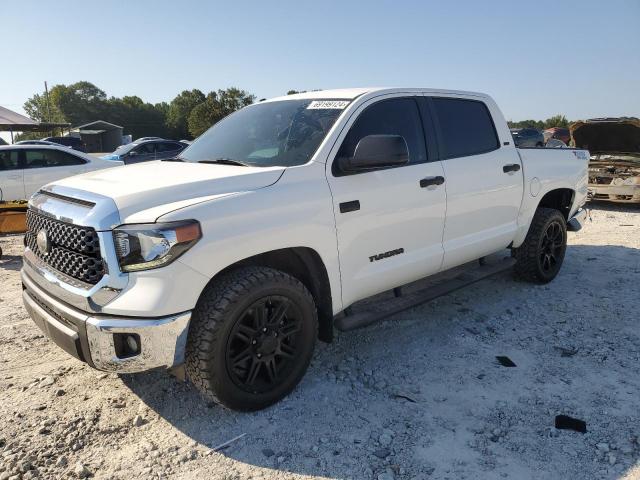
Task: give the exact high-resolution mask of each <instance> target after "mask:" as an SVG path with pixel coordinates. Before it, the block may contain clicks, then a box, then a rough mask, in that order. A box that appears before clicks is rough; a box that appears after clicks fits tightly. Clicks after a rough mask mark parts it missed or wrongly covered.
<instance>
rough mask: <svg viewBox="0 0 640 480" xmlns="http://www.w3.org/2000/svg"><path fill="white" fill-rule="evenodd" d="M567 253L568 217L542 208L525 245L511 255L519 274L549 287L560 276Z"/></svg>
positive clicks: (534, 217)
mask: <svg viewBox="0 0 640 480" xmlns="http://www.w3.org/2000/svg"><path fill="white" fill-rule="evenodd" d="M566 250H567V223H566V220H565V218H564V215H562V213H560V212H559V211H558V210H555V209H553V208H538V209H537V210H536V213H535V215H534V216H533V220H532V221H531V226H530V227H529V232H528V233H527V237H526V238H525V240H524V243H523V244H522V245H520V246H519V247H518V248H514V249H513V250H512V251H511V255H512V256H513V257H515V259H516V265H515V267H514V269H515V273H516V275H517V276H518V277H519V278H521V279H523V280H526V281H529V282H535V283H549V282H550V281H551V280H553V279H554V278H555V277H556V275H558V272H559V271H560V267H562V262H563V261H564V255H565V252H566Z"/></svg>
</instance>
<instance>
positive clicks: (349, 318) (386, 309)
mask: <svg viewBox="0 0 640 480" xmlns="http://www.w3.org/2000/svg"><path fill="white" fill-rule="evenodd" d="M514 264H515V259H514V258H511V257H504V258H499V259H497V260H496V259H492V260H489V257H487V258H486V259H485V258H482V259H480V262H473V263H470V264H466V265H464V266H462V267H457V268H456V269H454V270H453V271H452V272H443V273H441V274H438V275H435V276H433V277H427V279H424V280H422V281H419V282H416V283H414V284H411V285H409V286H407V287H408V288H411V286H413V287H414V288H413V291H411V292H407V293H403V290H404V288H405V287H399V288H395V289H393V293H394V296H393V297H390V296H388V295H387V296H385V294H380V295H379V296H380V297H383V296H385V298H384V299H383V298H380V299H379V300H375V299H374V301H373V302H369V301H365V302H362V303H363V305H362V306H361V307H358V304H355V305H354V306H353V308H352V307H350V308H348V309H347V310H345V314H343V315H340V316H338V317H336V319H335V320H334V326H335V327H336V328H337V329H338V330H340V331H342V332H347V331H350V330H355V329H357V328H362V327H366V326H369V325H371V324H373V323H376V322H379V321H380V320H383V319H385V318H387V317H389V316H391V315H395V314H396V313H400V312H402V311H404V310H407V309H409V308H413V307H415V306H417V305H421V304H423V303H426V302H429V301H431V300H433V299H434V298H438V297H441V296H443V295H447V294H448V293H451V292H454V291H456V290H458V289H460V288H463V287H466V286H468V285H471V284H472V283H476V282H479V281H480V280H484V279H485V278H488V277H490V276H492V275H496V274H498V273H500V272H504V271H505V270H508V269H510V268H511V267H513V265H514ZM447 273H448V274H449V275H447ZM423 282H425V283H427V282H428V283H429V285H428V286H424V285H419V283H423ZM416 287H417V288H416Z"/></svg>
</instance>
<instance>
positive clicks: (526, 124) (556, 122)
mask: <svg viewBox="0 0 640 480" xmlns="http://www.w3.org/2000/svg"><path fill="white" fill-rule="evenodd" d="M507 123H508V124H509V128H535V129H538V130H546V129H547V128H552V127H563V128H569V125H571V124H572V123H573V122H570V121H569V120H567V117H565V116H564V115H560V114H558V115H554V116H553V117H551V118H547V119H546V120H520V121H519V122H514V121H513V120H509V121H508V122H507Z"/></svg>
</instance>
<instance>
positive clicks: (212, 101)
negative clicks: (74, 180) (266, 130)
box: [16, 81, 571, 140]
mask: <svg viewBox="0 0 640 480" xmlns="http://www.w3.org/2000/svg"><path fill="white" fill-rule="evenodd" d="M302 92H304V90H302V91H297V90H289V91H288V92H287V94H288V95H291V94H295V93H302ZM255 100H256V97H255V95H252V94H251V93H248V92H246V91H245V90H241V89H239V88H236V87H231V88H227V89H224V90H217V91H211V92H209V93H207V94H205V93H204V92H202V91H201V90H198V89H197V88H194V89H193V90H183V91H182V92H180V93H179V94H178V95H176V97H175V98H174V99H173V100H171V101H170V102H160V103H155V104H152V103H148V102H145V101H144V100H142V99H141V98H140V97H138V96H135V95H132V96H124V97H121V98H118V97H113V96H111V97H108V96H107V94H106V93H105V92H104V90H102V89H100V88H98V87H97V86H96V85H94V84H93V83H91V82H87V81H81V82H76V83H73V84H70V85H62V84H60V85H55V86H53V87H52V88H51V90H50V91H49V95H48V98H47V95H46V93H45V92H41V93H36V94H35V95H33V96H32V97H31V98H29V99H28V100H27V101H26V102H25V104H24V110H25V111H26V112H27V114H28V115H29V116H30V117H31V118H32V119H34V120H36V121H40V122H53V123H70V124H71V126H72V127H77V126H80V125H83V124H86V123H90V122H93V121H95V120H104V121H107V122H109V123H114V124H116V125H120V126H122V127H124V134H125V135H128V134H129V135H131V136H132V138H134V139H136V138H140V137H150V136H157V137H165V138H174V139H176V140H181V139H192V138H195V137H197V136H199V135H201V134H202V133H203V132H205V131H206V130H207V129H208V128H209V127H211V125H213V124H214V123H216V122H217V121H219V120H221V119H222V118H224V117H225V116H227V115H229V114H230V113H233V112H234V111H236V110H238V109H240V108H242V107H244V106H246V105H250V104H252V103H253V102H254V101H255ZM570 123H571V122H569V121H568V120H567V118H566V117H565V116H564V115H554V116H553V117H551V118H548V119H546V120H521V121H517V122H515V121H511V120H510V121H509V122H508V124H509V127H510V128H537V129H539V130H544V129H546V128H551V127H568V126H569V125H570ZM41 136H43V133H42V132H25V133H23V134H21V135H19V136H18V138H16V140H25V139H30V138H40V137H41Z"/></svg>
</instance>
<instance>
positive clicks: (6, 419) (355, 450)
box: [0, 204, 640, 480]
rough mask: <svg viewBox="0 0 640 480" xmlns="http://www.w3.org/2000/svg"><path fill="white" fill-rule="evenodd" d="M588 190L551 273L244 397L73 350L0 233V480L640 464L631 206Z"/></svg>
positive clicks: (425, 318) (438, 313)
mask: <svg viewBox="0 0 640 480" xmlns="http://www.w3.org/2000/svg"><path fill="white" fill-rule="evenodd" d="M591 207H592V211H591V215H592V219H593V221H592V222H591V223H588V224H587V225H586V227H585V228H584V229H583V230H582V231H581V232H579V233H577V234H570V237H569V242H570V247H569V249H568V251H567V257H566V260H565V264H564V267H563V270H562V272H561V273H560V275H559V276H558V278H557V279H556V280H555V281H554V282H552V283H551V284H549V285H547V286H533V285H530V284H526V283H521V282H516V281H514V280H513V279H512V277H511V275H510V274H509V273H504V274H500V275H498V276H496V277H493V278H491V279H488V280H484V281H482V282H480V283H478V284H475V285H473V286H471V287H469V288H467V289H465V290H460V291H458V292H456V293H453V294H451V295H448V296H445V297H441V298H440V299H438V300H435V301H433V302H430V303H428V304H425V305H422V306H420V307H417V308H414V309H412V310H408V311H405V312H404V313H401V314H398V315H396V316H394V317H392V318H390V319H389V320H388V321H385V322H383V323H380V324H377V325H375V326H372V327H369V328H366V329H363V330H358V331H355V332H351V333H345V334H339V335H337V338H336V340H335V341H334V342H333V343H332V344H330V345H326V344H319V346H318V348H317V350H316V353H315V356H314V360H313V363H312V366H311V368H310V370H309V372H308V373H307V375H306V377H305V378H304V380H303V381H302V383H301V385H300V386H299V387H298V388H297V389H296V390H295V392H294V393H293V394H292V395H290V396H289V397H288V398H287V399H285V400H284V401H282V402H281V403H279V404H277V405H276V406H274V407H272V408H269V409H267V410H265V411H262V412H258V413H253V414H239V413H234V412H229V411H226V410H224V409H222V408H220V407H217V406H215V405H208V404H207V403H206V402H205V401H203V400H202V399H201V397H200V396H199V395H198V394H197V392H196V391H195V390H194V389H193V388H192V387H190V386H189V384H186V383H181V382H179V381H178V380H176V379H175V378H173V377H171V376H169V375H167V374H165V373H163V372H152V373H148V374H139V375H121V376H118V375H113V374H109V375H107V374H104V373H100V372H97V371H95V370H92V369H90V368H88V367H86V366H85V365H83V364H82V363H80V362H79V361H76V360H74V359H73V358H71V357H69V356H67V355H66V354H65V353H64V352H63V351H62V350H60V349H58V348H57V347H56V346H55V345H53V344H52V343H51V342H49V341H48V340H47V339H46V338H45V337H44V336H43V335H42V334H41V332H40V331H39V330H38V328H37V327H36V326H35V325H34V324H33V323H32V322H31V320H30V319H29V318H28V317H27V315H26V313H25V311H24V309H23V307H22V303H21V298H20V292H21V288H20V280H19V269H20V266H21V259H20V252H21V243H22V238H21V237H19V236H14V237H5V238H0V246H1V247H2V248H3V249H4V251H5V257H4V258H3V259H2V260H0V352H1V354H0V419H1V420H0V422H2V423H1V426H2V428H1V429H0V480H2V479H6V478H12V479H14V478H15V479H18V478H25V479H27V478H36V477H39V478H67V477H71V478H77V477H87V476H92V477H94V478H105V479H106V478H123V479H124V478H127V479H129V478H156V477H161V478H166V477H172V478H185V479H186V478H213V479H249V478H253V479H261V478H264V479H274V478H282V479H285V478H286V479H290V478H353V479H356V478H357V479H360V478H363V479H379V480H387V479H394V478H395V479H427V478H429V479H430V478H441V479H445V478H450V479H459V478H470V479H476V478H496V479H499V478H516V479H527V478H536V479H540V478H553V479H556V478H580V479H583V478H626V479H631V478H634V479H635V478H638V479H640V418H639V416H638V412H639V411H640V399H639V398H638V391H639V387H640V377H639V375H638V363H639V360H640V330H639V329H638V320H639V319H640V315H639V312H640V295H639V293H640V289H639V287H638V285H640V255H639V252H640V250H639V249H640V208H638V207H633V206H616V205H606V204H595V205H592V206H591ZM498 355H505V356H508V357H509V358H510V359H511V360H512V361H513V362H514V363H515V364H516V367H514V368H505V367H503V366H501V365H500V364H499V363H498V362H497V361H496V356H498ZM558 414H565V415H569V416H571V417H575V418H578V419H581V420H584V421H585V422H586V428H587V432H586V433H579V432H576V431H571V430H558V429H556V428H554V418H555V417H556V415H558ZM238 437H239V438H238ZM229 440H234V441H233V442H231V443H230V444H229V446H228V447H226V448H222V449H220V448H216V447H217V446H219V445H221V444H223V443H224V442H227V441H229Z"/></svg>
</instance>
